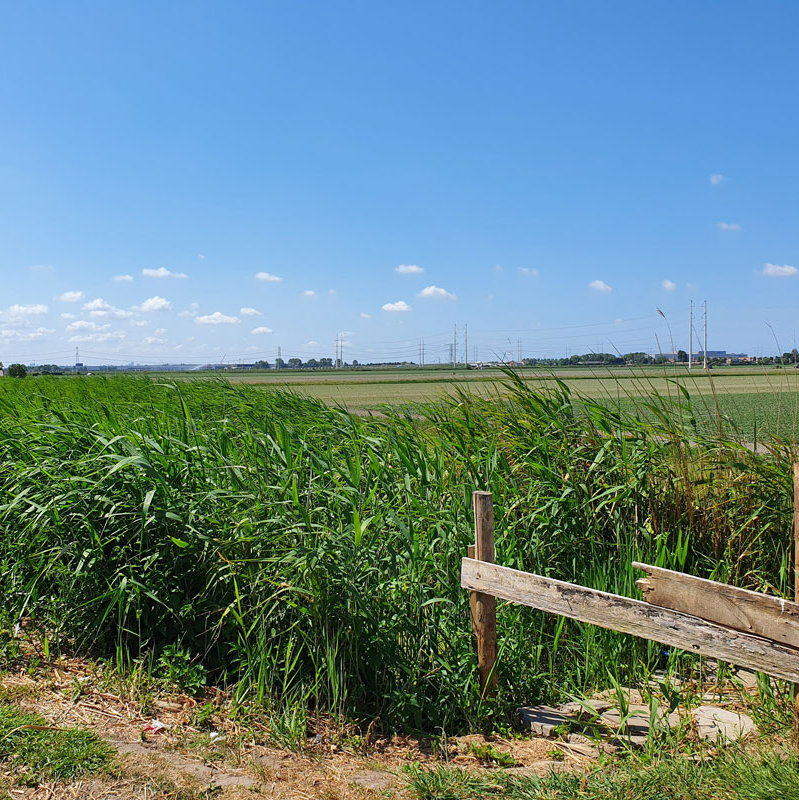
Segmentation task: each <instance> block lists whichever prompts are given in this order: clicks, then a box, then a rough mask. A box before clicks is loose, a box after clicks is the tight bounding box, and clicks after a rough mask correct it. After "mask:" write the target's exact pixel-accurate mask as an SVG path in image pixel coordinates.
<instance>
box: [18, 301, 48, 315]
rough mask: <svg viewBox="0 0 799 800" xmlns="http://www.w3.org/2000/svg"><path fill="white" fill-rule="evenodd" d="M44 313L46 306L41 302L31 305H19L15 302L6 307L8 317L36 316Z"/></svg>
mask: <svg viewBox="0 0 799 800" xmlns="http://www.w3.org/2000/svg"><path fill="white" fill-rule="evenodd" d="M46 313H47V306H46V305H43V304H42V303H35V304H34V305H31V306H20V305H17V304H16V303H15V304H14V305H13V306H9V308H8V315H9V316H10V317H38V316H41V315H42V314H46Z"/></svg>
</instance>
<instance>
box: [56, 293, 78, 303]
mask: <svg viewBox="0 0 799 800" xmlns="http://www.w3.org/2000/svg"><path fill="white" fill-rule="evenodd" d="M58 299H59V300H60V301H61V302H62V303H79V302H80V301H81V300H83V292H64V293H63V294H60V295H58Z"/></svg>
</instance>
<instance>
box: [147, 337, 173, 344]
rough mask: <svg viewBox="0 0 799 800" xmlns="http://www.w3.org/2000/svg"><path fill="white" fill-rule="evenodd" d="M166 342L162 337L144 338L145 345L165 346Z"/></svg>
mask: <svg viewBox="0 0 799 800" xmlns="http://www.w3.org/2000/svg"><path fill="white" fill-rule="evenodd" d="M168 341H169V340H168V339H166V338H165V337H164V336H146V337H145V338H144V343H145V344H166V343H167V342H168Z"/></svg>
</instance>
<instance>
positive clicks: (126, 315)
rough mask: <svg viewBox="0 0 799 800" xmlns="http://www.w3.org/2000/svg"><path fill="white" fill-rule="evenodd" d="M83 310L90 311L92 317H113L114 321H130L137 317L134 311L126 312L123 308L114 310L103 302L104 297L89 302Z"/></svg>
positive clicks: (84, 305)
mask: <svg viewBox="0 0 799 800" xmlns="http://www.w3.org/2000/svg"><path fill="white" fill-rule="evenodd" d="M83 310H84V311H88V312H89V315H90V316H92V317H113V318H114V319H130V318H131V317H133V316H135V315H134V313H133V312H132V311H124V310H123V309H121V308H114V306H112V305H111V304H110V303H107V302H106V301H105V300H103V298H102V297H95V298H94V300H89V302H88V303H84V304H83Z"/></svg>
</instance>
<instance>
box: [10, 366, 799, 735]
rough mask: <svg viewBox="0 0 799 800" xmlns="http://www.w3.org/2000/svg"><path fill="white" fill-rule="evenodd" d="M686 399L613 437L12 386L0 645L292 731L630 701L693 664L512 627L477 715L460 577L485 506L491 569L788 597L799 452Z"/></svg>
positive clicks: (640, 649) (134, 388) (565, 412)
mask: <svg viewBox="0 0 799 800" xmlns="http://www.w3.org/2000/svg"><path fill="white" fill-rule="evenodd" d="M392 386H393V384H392ZM740 396H741V397H745V396H747V395H746V393H741V395H740ZM753 396H754V397H757V395H753ZM675 402H676V401H670V400H669V399H668V398H661V399H659V400H658V399H657V398H655V399H653V400H651V401H650V408H649V410H648V412H647V413H646V414H638V413H637V412H636V413H629V414H628V413H627V410H625V408H621V410H620V409H619V408H618V405H617V404H614V403H613V402H610V403H608V404H607V405H605V404H603V403H602V402H598V401H596V400H594V399H590V398H589V399H587V400H582V399H580V397H579V395H578V394H577V393H576V392H573V393H571V394H570V393H569V392H567V391H566V390H565V389H564V388H562V387H561V386H559V385H558V384H557V383H556V382H552V381H550V382H549V383H547V385H546V388H545V389H544V390H543V391H537V390H535V389H534V388H533V387H532V386H531V385H530V383H529V382H524V381H516V382H514V381H512V380H507V381H506V383H505V384H504V385H503V387H502V402H496V401H492V400H485V399H483V398H481V397H480V396H479V395H478V394H477V393H472V394H470V395H469V396H468V397H467V396H463V397H460V398H454V399H452V398H448V397H447V396H443V397H442V398H440V399H439V400H438V402H436V403H433V404H428V405H418V406H414V407H413V409H411V410H409V409H407V407H405V406H403V405H400V406H398V407H397V408H396V410H392V409H391V407H386V408H385V410H384V413H383V414H381V415H379V416H377V417H369V416H362V415H351V414H348V413H346V412H345V411H343V410H341V409H338V408H334V407H331V406H329V405H326V404H324V403H321V402H319V401H318V400H316V399H313V398H309V397H304V396H302V395H301V394H298V393H294V392H292V393H287V392H283V391H280V390H278V389H276V390H274V391H264V389H263V387H262V386H247V385H232V384H230V383H229V382H226V381H218V380H217V381H209V380H197V381H179V382H175V383H168V382H167V383H163V382H159V383H156V382H154V381H151V380H149V379H147V378H127V377H122V378H96V377H92V378H89V379H81V378H78V379H74V378H67V379H59V378H39V379H35V380H25V381H12V380H5V381H3V382H2V386H0V408H2V414H3V417H2V425H1V426H0V448H2V465H1V466H0V469H2V471H3V480H2V497H0V524H1V525H2V527H3V530H4V531H5V536H4V537H3V539H2V541H1V542H0V568H2V571H3V581H2V582H1V583H0V607H1V608H2V609H3V611H2V614H3V615H4V616H5V617H6V619H4V620H0V628H2V629H6V630H9V629H11V628H13V625H15V624H16V622H17V620H19V619H20V618H24V619H26V620H29V623H26V624H32V625H34V626H35V627H36V628H38V629H39V630H41V632H42V635H43V636H44V635H46V636H47V639H48V642H49V643H50V644H49V645H48V646H49V647H51V648H60V647H63V648H70V649H77V650H78V651H82V652H92V653H95V654H100V655H104V656H106V657H108V658H111V659H112V660H113V661H114V662H115V663H116V664H117V665H118V666H119V668H120V669H127V668H130V666H131V665H133V664H141V663H148V659H152V658H153V657H157V655H158V654H159V653H162V652H164V650H165V648H168V650H169V652H170V653H172V654H174V653H176V652H177V653H182V654H183V655H184V656H185V658H186V659H187V660H188V661H190V662H191V663H192V664H193V665H194V666H195V668H196V669H197V670H199V674H200V676H201V677H202V679H203V680H207V681H209V682H212V683H216V684H218V685H224V686H228V687H231V689H232V691H233V692H234V695H235V698H236V702H238V703H244V702H247V703H248V704H256V705H257V706H258V707H260V708H263V709H265V710H266V711H267V712H268V713H269V714H271V715H272V718H273V719H274V720H275V723H274V724H275V725H278V726H279V725H281V724H287V723H286V720H287V719H290V720H294V721H295V723H296V724H297V725H298V727H299V728H302V729H304V727H303V726H304V723H302V722H301V720H302V719H304V717H305V716H306V715H311V714H317V715H318V714H325V715H331V716H333V717H336V718H338V717H341V718H346V719H351V720H352V719H355V720H361V721H363V720H366V721H367V724H368V721H369V720H377V719H378V718H379V720H380V722H379V724H380V725H381V726H384V727H385V728H387V729H391V730H409V729H410V730H427V731H429V730H434V729H436V728H440V727H444V728H445V729H446V730H466V729H469V728H470V727H473V726H488V727H489V728H490V727H491V726H493V725H497V724H504V722H503V721H504V720H507V719H509V716H508V715H509V714H510V713H511V711H512V709H513V708H514V707H515V705H518V703H519V702H520V701H524V702H537V701H547V700H554V699H557V698H564V697H566V696H567V695H568V694H569V693H571V692H580V691H585V690H590V689H592V688H598V687H605V686H607V685H608V681H609V680H611V679H612V680H622V681H627V682H631V683H635V682H640V681H642V680H645V678H646V676H647V675H648V674H649V672H650V670H652V669H654V668H657V667H663V666H674V665H676V664H678V663H682V660H684V659H685V658H689V657H684V656H682V655H680V654H679V653H676V652H671V653H668V654H667V653H665V652H664V651H663V649H662V648H660V647H658V646H657V645H654V644H652V643H646V642H642V641H637V640H634V641H631V640H629V639H628V638H627V637H624V636H622V635H620V634H616V633H614V632H612V631H606V630H598V629H596V628H592V627H590V626H583V625H580V624H578V623H570V622H568V621H563V620H558V619H556V618H551V617H550V618H547V617H545V616H543V615H541V614H539V613H537V612H535V611H532V610H529V609H524V608H520V607H513V606H502V607H501V609H500V615H499V626H500V652H501V659H500V665H499V679H500V680H499V691H498V693H497V696H496V698H494V699H492V700H491V702H484V701H482V700H481V698H480V694H479V691H478V690H477V688H476V686H475V670H474V666H475V661H474V658H475V657H474V652H473V648H472V642H471V633H470V630H469V623H468V599H467V597H466V593H465V592H463V591H462V590H461V588H460V585H459V576H458V573H459V565H460V559H461V557H462V555H463V554H464V553H465V551H466V547H467V545H468V544H469V542H470V540H471V538H472V520H471V509H470V497H471V493H472V491H473V490H475V489H488V490H490V491H491V492H492V493H493V495H494V499H495V503H496V513H497V550H498V557H499V560H500V562H501V563H503V564H506V565H508V566H513V567H516V568H519V569H525V570H528V571H535V572H542V573H544V574H548V575H551V576H553V577H558V578H562V579H565V580H575V581H579V582H581V583H584V584H587V585H591V586H594V587H597V588H600V589H606V590H610V591H614V592H618V593H622V594H627V595H632V594H634V592H635V589H634V580H635V578H636V574H635V572H634V570H633V569H632V568H631V566H630V563H631V562H632V561H634V560H640V561H645V562H650V563H658V564H661V565H665V566H671V567H674V568H678V569H684V570H687V571H691V572H693V573H695V574H698V575H704V576H708V577H714V578H717V579H720V580H725V581H730V582H733V583H738V584H741V585H745V586H748V587H750V588H756V589H765V588H768V589H770V590H772V591H775V592H778V593H783V594H785V593H786V592H788V591H789V589H790V580H789V571H788V563H789V561H788V559H789V537H788V535H787V531H789V530H790V520H791V511H792V505H791V487H792V473H791V463H792V455H793V454H792V449H791V447H790V446H789V445H788V444H784V443H782V442H780V441H774V442H772V451H771V452H770V453H769V454H758V453H753V452H750V451H749V450H746V449H742V448H740V447H738V446H736V445H735V443H734V442H731V441H727V440H726V439H725V438H724V437H721V438H720V437H719V435H718V432H717V429H716V427H715V426H709V427H703V426H701V425H700V426H698V427H696V428H693V427H691V426H690V425H689V427H688V428H686V424H687V423H686V421H687V420H690V418H691V414H692V411H691V409H692V406H691V403H690V402H689V401H688V400H687V399H685V398H684V397H683V398H682V399H681V400H680V404H679V405H675ZM736 402H738V400H736ZM633 411H634V412H635V409H633ZM749 413H752V412H751V411H750V412H749ZM281 720H282V722H281ZM297 720H300V721H299V722H298V721H297Z"/></svg>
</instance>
